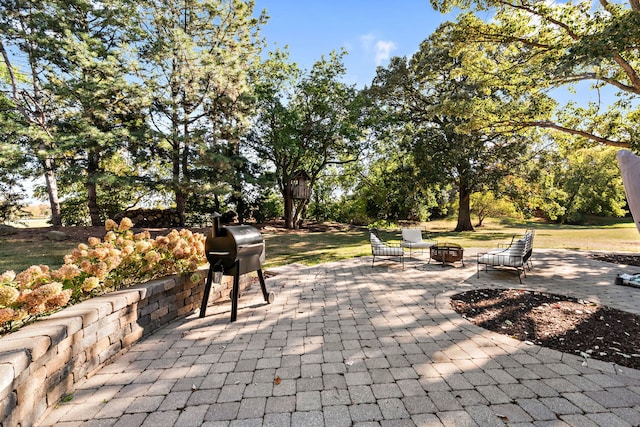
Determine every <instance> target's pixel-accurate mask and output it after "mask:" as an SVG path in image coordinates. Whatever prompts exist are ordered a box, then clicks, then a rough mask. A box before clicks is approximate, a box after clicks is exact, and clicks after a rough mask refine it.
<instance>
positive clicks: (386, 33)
mask: <svg viewBox="0 0 640 427" xmlns="http://www.w3.org/2000/svg"><path fill="white" fill-rule="evenodd" d="M263 9H266V10H267V14H268V15H269V16H270V19H269V21H268V23H267V24H266V25H265V26H264V28H263V30H262V35H263V36H264V37H265V38H266V40H267V43H268V44H269V50H272V49H274V48H276V47H278V48H283V47H284V46H287V45H288V47H289V49H288V50H289V52H290V59H291V60H292V61H295V62H297V63H298V65H299V66H300V67H301V68H303V69H310V68H311V66H312V65H313V63H314V62H315V61H317V60H318V59H320V57H321V55H325V56H326V55H328V54H329V53H330V52H331V51H332V50H336V51H338V50H340V48H342V47H344V48H345V49H346V50H347V52H348V55H347V56H346V58H345V60H344V63H345V66H346V68H347V74H346V76H345V80H346V81H347V82H348V83H353V84H356V85H357V86H358V87H359V88H361V87H363V86H364V85H369V84H370V83H371V80H372V79H373V77H374V76H375V71H376V67H377V66H378V65H383V66H384V65H387V63H388V59H389V58H390V57H391V56H411V55H412V54H413V53H414V52H416V51H417V50H418V48H419V46H420V43H421V42H422V41H423V40H424V39H426V38H427V37H428V36H429V35H430V34H431V33H433V31H434V30H435V29H436V28H437V27H438V25H439V24H440V23H442V22H445V21H447V20H454V19H455V15H454V14H448V15H443V14H441V13H440V12H436V11H435V10H433V9H432V8H431V5H430V4H429V0H256V10H263Z"/></svg>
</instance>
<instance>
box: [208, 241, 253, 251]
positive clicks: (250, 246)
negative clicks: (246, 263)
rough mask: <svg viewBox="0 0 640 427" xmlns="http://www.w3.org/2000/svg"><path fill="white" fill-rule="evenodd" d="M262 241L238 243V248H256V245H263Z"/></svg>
mask: <svg viewBox="0 0 640 427" xmlns="http://www.w3.org/2000/svg"><path fill="white" fill-rule="evenodd" d="M263 245H264V243H262V242H260V243H252V244H250V245H238V249H246V248H257V247H258V246H263ZM209 253H213V252H209Z"/></svg>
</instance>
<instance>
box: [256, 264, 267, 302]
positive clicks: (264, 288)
mask: <svg viewBox="0 0 640 427" xmlns="http://www.w3.org/2000/svg"><path fill="white" fill-rule="evenodd" d="M258 279H260V288H261V289H262V296H263V297H264V300H265V301H267V302H269V292H267V285H266V283H265V282H264V275H263V274H262V269H261V268H259V269H258Z"/></svg>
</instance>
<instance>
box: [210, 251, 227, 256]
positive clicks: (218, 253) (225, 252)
mask: <svg viewBox="0 0 640 427" xmlns="http://www.w3.org/2000/svg"><path fill="white" fill-rule="evenodd" d="M229 254H231V252H229V251H224V252H209V255H213V256H227V255H229Z"/></svg>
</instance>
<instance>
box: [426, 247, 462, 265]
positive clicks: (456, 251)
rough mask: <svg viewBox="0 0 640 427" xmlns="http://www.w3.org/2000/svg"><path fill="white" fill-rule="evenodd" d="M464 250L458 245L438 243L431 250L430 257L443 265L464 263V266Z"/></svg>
mask: <svg viewBox="0 0 640 427" xmlns="http://www.w3.org/2000/svg"><path fill="white" fill-rule="evenodd" d="M463 255H464V248H463V247H462V246H460V245H458V244H457V243H438V244H436V245H434V246H431V248H429V256H430V257H431V259H434V260H436V261H438V262H441V263H442V265H445V264H453V263H454V262H458V261H460V262H462V265H463V266H464V260H463V259H462V257H463Z"/></svg>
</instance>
